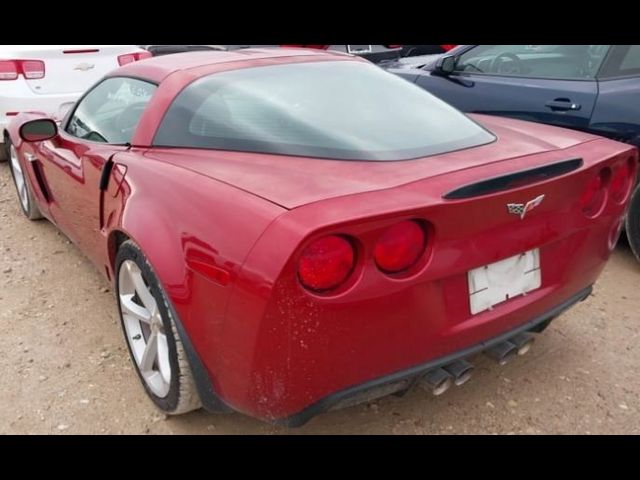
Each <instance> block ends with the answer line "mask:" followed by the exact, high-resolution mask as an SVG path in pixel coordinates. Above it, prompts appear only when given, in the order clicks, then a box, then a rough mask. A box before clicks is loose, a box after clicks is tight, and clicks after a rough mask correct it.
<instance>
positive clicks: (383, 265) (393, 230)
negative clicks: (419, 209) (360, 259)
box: [373, 220, 426, 273]
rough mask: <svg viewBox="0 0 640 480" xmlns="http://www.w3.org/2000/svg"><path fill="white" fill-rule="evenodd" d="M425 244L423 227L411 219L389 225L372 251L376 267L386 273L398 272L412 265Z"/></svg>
mask: <svg viewBox="0 0 640 480" xmlns="http://www.w3.org/2000/svg"><path fill="white" fill-rule="evenodd" d="M425 244H426V235H425V232H424V229H423V228H422V227H421V226H420V225H419V224H418V223H417V222H414V221H411V220H406V221H403V222H400V223H396V224H395V225H393V226H392V227H389V228H388V229H387V230H386V231H385V232H384V233H383V234H382V236H381V237H380V238H379V239H378V242H377V243H376V246H375V248H374V251H373V256H374V258H375V261H376V264H377V265H378V268H380V270H382V271H383V272H386V273H398V272H401V271H403V270H406V269H408V268H409V267H411V266H412V265H414V264H415V263H416V262H417V261H418V259H419V258H420V256H421V255H422V253H423V252H424V248H425Z"/></svg>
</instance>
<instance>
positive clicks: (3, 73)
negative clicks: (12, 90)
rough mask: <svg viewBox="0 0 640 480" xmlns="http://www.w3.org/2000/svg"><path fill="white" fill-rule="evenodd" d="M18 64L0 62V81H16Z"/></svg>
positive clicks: (7, 61)
mask: <svg viewBox="0 0 640 480" xmlns="http://www.w3.org/2000/svg"><path fill="white" fill-rule="evenodd" d="M17 78H18V63H17V62H14V61H13V60H0V80H16V79H17Z"/></svg>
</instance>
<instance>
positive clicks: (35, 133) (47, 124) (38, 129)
mask: <svg viewBox="0 0 640 480" xmlns="http://www.w3.org/2000/svg"><path fill="white" fill-rule="evenodd" d="M57 135H58V125H57V124H56V122H54V121H53V120H51V119H50V118H39V119H38V120H31V121H30V122H26V123H23V124H22V126H21V127H20V138H22V140H24V141H25V142H29V143H33V142H44V141H45V140H51V139H52V138H54V137H55V136H57Z"/></svg>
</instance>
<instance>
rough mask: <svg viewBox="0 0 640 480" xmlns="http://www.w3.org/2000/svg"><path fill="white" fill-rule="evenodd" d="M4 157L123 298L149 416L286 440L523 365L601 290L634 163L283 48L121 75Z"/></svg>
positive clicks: (326, 55)
mask: <svg viewBox="0 0 640 480" xmlns="http://www.w3.org/2000/svg"><path fill="white" fill-rule="evenodd" d="M8 142H9V145H8V147H9V153H10V162H9V164H10V167H11V172H12V175H13V178H14V180H15V186H16V191H17V193H18V200H19V203H20V206H21V208H22V210H23V211H24V214H25V215H26V216H27V217H28V218H29V219H32V220H35V219H38V218H42V217H44V218H46V219H48V220H49V221H51V222H53V223H54V224H55V225H57V227H58V228H59V229H60V230H61V231H62V232H64V233H65V234H66V235H67V236H68V237H69V238H70V239H71V240H72V241H73V242H74V243H75V244H76V245H77V247H78V248H80V249H81V250H82V251H83V252H84V253H85V254H86V256H87V257H88V258H89V259H90V260H91V261H92V262H93V263H94V264H95V266H96V267H97V269H98V270H99V271H100V272H101V273H102V274H103V275H104V276H105V277H106V279H108V280H109V281H110V282H112V283H113V285H114V291H115V298H116V303H117V307H118V309H119V313H120V318H121V321H122V327H123V332H124V337H125V340H126V343H127V346H128V348H129V351H130V354H131V357H132V361H133V364H134V365H135V370H136V372H137V375H138V377H139V379H140V381H141V384H142V385H143V386H144V389H145V390H146V392H147V394H148V396H149V397H150V398H151V400H152V401H153V402H154V403H155V405H157V407H158V408H160V409H161V410H163V411H164V412H167V413H169V414H180V413H185V412H188V411H191V410H194V409H197V408H200V407H204V408H205V409H207V410H209V411H212V412H230V411H237V412H241V413H244V414H247V415H250V416H253V417H257V418H260V419H263V420H266V421H270V422H274V423H279V424H284V425H289V426H297V425H301V424H303V423H305V422H306V421H308V420H309V419H310V418H312V417H313V416H315V415H317V414H319V413H322V412H325V411H327V410H331V409H335V408H341V407H346V406H348V405H352V404H356V403H360V402H364V401H368V400H371V399H374V398H378V397H381V396H385V395H389V394H396V395H401V394H402V393H404V392H406V391H408V390H409V389H411V388H413V387H414V386H415V385H421V386H422V387H425V388H427V389H428V391H430V392H433V393H434V394H441V393H443V392H444V391H446V390H447V388H449V387H450V386H451V385H461V384H463V383H465V382H466V381H467V380H468V379H469V377H470V376H471V369H472V365H471V363H470V362H469V360H471V359H472V357H473V356H474V355H476V354H478V353H481V352H484V353H486V354H487V355H489V356H490V357H492V358H494V359H495V360H497V361H498V362H499V363H501V364H503V363H506V362H507V361H508V360H511V359H513V358H515V357H517V355H518V354H524V353H526V351H527V350H528V349H529V348H530V346H531V342H532V340H533V338H534V335H533V333H532V332H535V333H537V332H541V331H542V330H544V328H545V327H546V326H547V325H548V324H549V323H550V322H551V321H552V320H553V319H554V318H556V317H557V316H558V315H560V314H561V313H562V312H564V311H565V310H566V309H568V308H570V307H571V306H572V305H574V304H576V303H578V302H580V301H581V300H584V299H585V298H586V297H588V296H589V294H590V292H591V290H592V285H593V284H594V282H595V281H596V279H597V278H598V276H599V274H600V272H601V271H602V269H603V267H604V265H605V263H606V261H607V259H608V257H609V256H610V254H611V251H612V249H613V248H614V245H615V243H616V241H617V239H618V236H619V235H620V231H621V228H622V222H623V219H624V214H625V209H626V207H627V204H628V201H629V196H630V193H631V187H632V185H633V182H634V179H635V176H636V172H637V164H638V158H637V151H636V150H635V149H634V148H633V147H631V146H629V145H626V144H623V143H619V142H616V141H613V140H610V139H605V138H601V137H597V136H594V135H591V134H587V133H582V132H577V131H572V130H565V129H561V128H558V127H552V126H548V125H542V124H536V123H529V122H524V121H520V120H513V119H505V118H498V117H492V116H484V115H468V116H467V115H465V114H463V113H461V112H459V111H458V110H456V109H454V108H453V107H451V106H449V105H448V104H446V103H444V102H443V101H441V100H439V99H437V98H436V97H434V96H432V95H431V94H429V93H428V92H426V91H424V90H423V89H421V88H419V87H417V86H415V85H413V84H411V83H409V82H406V81H405V80H403V79H401V78H399V77H397V76H395V75H393V74H391V73H388V72H385V71H383V70H382V69H380V68H378V67H376V66H374V65H372V64H371V63H369V62H368V61H366V60H363V59H361V58H359V57H354V56H351V55H345V54H341V53H338V52H324V51H314V50H302V49H284V48H283V49H249V50H241V51H236V52H193V53H186V54H183V55H179V56H165V57H158V58H153V59H147V60H143V61H141V62H136V63H132V64H129V65H126V66H123V67H121V68H119V69H117V70H115V71H113V72H112V73H110V74H108V75H107V76H106V77H105V78H104V79H103V80H102V81H100V82H99V83H98V84H96V85H95V86H94V87H93V88H91V89H90V90H89V91H88V92H86V93H85V94H84V96H83V97H82V98H81V99H80V100H78V102H77V103H76V104H75V106H74V107H73V108H72V109H71V110H70V111H69V112H68V114H67V116H66V118H65V119H64V120H63V121H62V122H61V123H60V124H57V123H56V122H55V121H53V120H52V119H50V118H48V117H47V116H45V115H44V114H39V113H22V114H20V115H19V116H17V117H16V118H15V120H14V121H13V122H12V123H11V125H10V126H9V128H8Z"/></svg>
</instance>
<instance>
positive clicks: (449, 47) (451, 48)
mask: <svg viewBox="0 0 640 480" xmlns="http://www.w3.org/2000/svg"><path fill="white" fill-rule="evenodd" d="M440 46H441V47H442V49H443V50H444V51H445V52H448V51H449V50H453V49H454V48H456V47H457V46H458V45H440Z"/></svg>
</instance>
